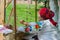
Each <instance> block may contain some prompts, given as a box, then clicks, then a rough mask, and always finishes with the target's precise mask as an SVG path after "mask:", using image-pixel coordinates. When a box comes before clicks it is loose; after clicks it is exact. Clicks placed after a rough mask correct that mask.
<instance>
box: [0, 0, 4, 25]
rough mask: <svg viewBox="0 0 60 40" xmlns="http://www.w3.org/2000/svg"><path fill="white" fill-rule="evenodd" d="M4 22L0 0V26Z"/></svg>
mask: <svg viewBox="0 0 60 40" xmlns="http://www.w3.org/2000/svg"><path fill="white" fill-rule="evenodd" d="M3 22H4V0H0V25H3Z"/></svg>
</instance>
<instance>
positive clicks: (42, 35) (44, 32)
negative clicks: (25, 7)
mask: <svg viewBox="0 0 60 40" xmlns="http://www.w3.org/2000/svg"><path fill="white" fill-rule="evenodd" d="M53 17H54V12H52V11H51V10H49V9H48V8H42V9H41V10H39V19H40V20H42V22H43V26H42V29H41V31H40V32H39V33H38V38H39V40H60V39H59V34H58V30H57V22H55V21H54V20H53V19H52V18H53Z"/></svg>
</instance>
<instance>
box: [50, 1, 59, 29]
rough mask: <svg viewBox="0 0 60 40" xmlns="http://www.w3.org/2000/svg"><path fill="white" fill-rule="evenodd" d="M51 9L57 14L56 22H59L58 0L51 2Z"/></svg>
mask: <svg viewBox="0 0 60 40" xmlns="http://www.w3.org/2000/svg"><path fill="white" fill-rule="evenodd" d="M49 5H50V9H51V10H52V11H53V12H54V13H55V16H54V20H55V21H56V22H58V17H59V16H58V15H59V6H58V0H49ZM58 24H59V25H58V29H59V30H60V28H59V26H60V23H58Z"/></svg>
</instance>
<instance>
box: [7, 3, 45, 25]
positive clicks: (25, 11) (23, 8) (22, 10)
mask: <svg viewBox="0 0 60 40" xmlns="http://www.w3.org/2000/svg"><path fill="white" fill-rule="evenodd" d="M28 6H29V5H26V4H16V14H17V17H16V18H17V26H20V25H21V24H20V23H19V22H20V20H22V19H23V20H25V21H27V22H34V21H35V5H33V4H31V5H30V8H28ZM42 7H44V5H41V4H38V6H37V12H38V9H40V8H42ZM11 9H12V4H10V5H9V6H8V7H7V8H6V23H7V22H8V18H9V15H10V12H11ZM13 16H14V15H12V16H10V21H9V24H11V25H13V24H14V17H13Z"/></svg>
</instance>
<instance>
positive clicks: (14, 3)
mask: <svg viewBox="0 0 60 40" xmlns="http://www.w3.org/2000/svg"><path fill="white" fill-rule="evenodd" d="M14 27H15V40H17V39H16V32H17V30H16V0H14Z"/></svg>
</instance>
